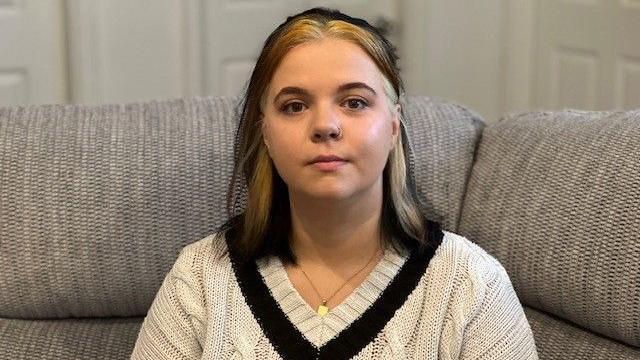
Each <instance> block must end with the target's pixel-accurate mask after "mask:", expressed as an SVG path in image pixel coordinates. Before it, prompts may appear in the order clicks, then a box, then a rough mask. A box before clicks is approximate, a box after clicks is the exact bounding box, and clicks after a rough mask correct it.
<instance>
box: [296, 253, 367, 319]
mask: <svg viewBox="0 0 640 360" xmlns="http://www.w3.org/2000/svg"><path fill="white" fill-rule="evenodd" d="M378 252H379V251H375V252H374V253H373V255H372V256H371V259H369V261H368V262H367V263H366V264H365V265H364V266H363V267H362V268H361V269H360V270H358V271H357V272H356V273H355V274H353V275H351V277H349V278H348V279H347V280H346V281H345V282H344V283H343V284H342V286H340V287H339V288H338V290H336V291H334V292H333V294H331V296H329V298H328V299H325V298H324V297H323V296H322V295H320V292H319V291H318V289H316V287H315V286H314V285H313V282H312V281H311V279H310V278H309V276H308V275H307V273H306V272H305V271H304V270H303V269H302V266H300V270H301V271H302V273H303V274H304V277H306V278H307V281H309V284H311V287H312V288H313V290H314V291H315V292H316V294H317V295H318V297H319V298H320V299H321V300H322V305H320V306H318V310H317V311H318V314H320V315H323V316H324V315H325V314H326V313H327V312H328V311H329V308H328V307H327V302H328V301H330V300H331V299H333V297H334V296H335V295H336V294H337V293H338V291H340V290H341V289H342V288H343V287H344V286H345V285H347V284H348V283H349V281H351V279H353V278H354V277H355V276H356V275H358V274H360V273H361V272H362V270H364V269H365V268H366V267H367V266H368V265H369V264H370V263H371V262H372V261H373V259H374V258H375V256H376V254H378Z"/></svg>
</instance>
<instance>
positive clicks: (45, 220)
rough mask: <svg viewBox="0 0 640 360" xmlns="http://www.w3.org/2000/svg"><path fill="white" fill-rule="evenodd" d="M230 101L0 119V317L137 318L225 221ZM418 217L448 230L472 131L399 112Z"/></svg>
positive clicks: (44, 109)
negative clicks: (175, 267)
mask: <svg viewBox="0 0 640 360" xmlns="http://www.w3.org/2000/svg"><path fill="white" fill-rule="evenodd" d="M237 100H238V99H236V98H223V97H204V98H190V99H179V100H167V101H151V102H146V103H135V104H122V105H96V106H87V105H40V106H16V107H9V108H0V139H2V140H1V141H0V154H2V156H1V157H0V169H2V170H1V172H0V176H1V178H0V284H2V291H1V292H0V317H6V318H22V319H37V318H69V317H112V316H140V315H144V314H145V313H146V312H147V309H148V308H149V306H150V305H151V302H152V301H153V299H154V297H155V294H156V293H157V291H158V288H159V287H160V284H161V283H162V280H163V279H164V277H165V275H166V273H167V272H168V271H169V269H170V267H171V265H172V264H173V263H174V262H175V259H176V257H177V255H178V253H179V251H180V249H181V248H182V247H184V246H185V245H186V244H189V243H192V242H195V241H197V240H200V239H202V238H204V237H205V236H207V235H209V234H211V233H212V232H214V231H215V229H216V228H217V227H218V226H219V225H221V224H222V223H223V222H224V221H226V220H227V214H226V211H225V206H226V201H225V193H226V191H227V185H228V182H229V179H230V177H231V171H232V166H233V161H232V160H233V158H232V153H233V141H234V135H235V131H236V127H237V121H236V117H235V116H234V114H235V113H234V111H235V109H234V107H235V104H236V103H237ZM405 105H406V107H405V108H406V110H407V111H406V113H407V119H406V122H407V127H408V132H409V134H410V136H411V137H412V140H413V141H412V142H413V146H414V150H415V151H416V156H415V161H414V166H415V168H416V170H417V172H418V176H417V182H418V185H419V186H420V187H421V188H422V191H423V193H424V194H425V197H426V199H427V208H426V209H425V211H426V212H427V213H428V214H429V216H430V217H431V218H432V219H436V220H439V221H441V222H442V223H443V224H444V228H446V229H453V228H454V227H455V226H456V224H457V221H458V217H459V209H460V204H461V202H462V195H463V192H464V188H465V183H466V179H467V177H468V172H469V171H470V168H471V163H472V159H473V149H474V147H475V144H476V140H477V139H478V136H479V134H480V127H481V125H482V122H481V120H479V118H478V117H477V116H476V115H473V114H472V113H470V112H469V111H467V110H465V109H464V108H462V107H460V106H458V105H455V104H451V103H446V102H442V101H436V100H432V99H428V98H424V97H412V98H409V99H407V102H406V104H405Z"/></svg>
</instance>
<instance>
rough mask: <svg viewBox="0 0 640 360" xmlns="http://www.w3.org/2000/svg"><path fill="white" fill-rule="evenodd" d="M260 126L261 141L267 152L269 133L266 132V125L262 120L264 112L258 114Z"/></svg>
mask: <svg viewBox="0 0 640 360" xmlns="http://www.w3.org/2000/svg"><path fill="white" fill-rule="evenodd" d="M260 128H261V131H262V141H263V142H264V145H265V146H266V147H267V152H269V135H268V134H267V127H266V125H265V122H264V114H260Z"/></svg>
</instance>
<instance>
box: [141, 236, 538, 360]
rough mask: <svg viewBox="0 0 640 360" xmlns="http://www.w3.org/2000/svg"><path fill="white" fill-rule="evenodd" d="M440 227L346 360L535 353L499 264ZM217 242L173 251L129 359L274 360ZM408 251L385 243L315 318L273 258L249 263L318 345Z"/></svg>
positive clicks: (349, 318)
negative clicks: (408, 285)
mask: <svg viewBox="0 0 640 360" xmlns="http://www.w3.org/2000/svg"><path fill="white" fill-rule="evenodd" d="M443 233H444V238H443V240H442V243H441V245H440V246H439V247H438V249H437V250H436V252H435V255H434V257H433V258H432V259H431V261H430V263H429V265H428V267H427V268H426V271H425V272H424V274H422V276H421V277H420V280H419V282H418V284H417V286H416V287H415V288H414V289H413V290H412V291H411V293H410V295H409V296H408V297H407V298H406V300H404V302H403V303H402V306H401V307H400V308H399V309H398V310H397V311H396V312H395V313H394V314H393V316H392V317H390V319H388V321H387V322H386V324H385V325H384V327H383V329H382V330H381V331H380V332H378V333H377V334H374V336H373V337H372V341H371V342H370V343H368V344H367V345H366V346H365V347H364V348H362V349H361V350H360V351H359V352H358V353H357V355H356V356H355V357H353V358H354V359H409V358H411V359H492V360H493V359H518V360H521V359H537V358H538V355H537V352H536V347H535V344H534V339H533V335H532V333H531V328H530V326H529V323H528V321H527V318H526V316H525V313H524V311H523V309H522V306H521V304H520V302H519V300H518V298H517V296H516V294H515V291H514V290H513V287H512V284H511V281H510V279H509V276H508V275H507V273H506V271H505V270H504V268H503V267H502V265H501V264H500V263H499V262H498V261H497V260H496V259H495V258H494V257H492V256H491V255H490V254H488V253H487V252H485V251H484V250H483V249H482V248H480V247H479V246H478V245H476V244H474V243H473V242H471V241H469V240H468V239H466V238H465V237H462V236H460V235H457V234H454V233H451V232H448V231H443ZM226 247H227V245H226V243H225V241H224V238H223V237H221V236H216V234H212V235H210V236H208V237H206V238H204V239H202V240H200V241H197V242H195V243H192V244H190V245H187V246H185V247H184V248H183V249H182V251H181V252H180V255H179V256H178V259H177V261H176V262H175V264H174V266H173V267H172V269H171V270H170V271H169V273H168V274H167V276H166V277H165V279H164V281H163V283H162V285H161V287H160V290H159V291H158V293H157V295H156V297H155V299H154V301H153V303H152V305H151V308H150V309H149V312H148V313H147V316H146V318H145V320H144V322H143V324H142V328H141V329H140V333H139V335H138V339H137V341H136V344H135V348H134V350H133V353H132V356H131V358H132V359H157V360H160V359H282V358H283V357H282V356H281V355H280V353H279V352H278V351H277V350H276V349H275V348H274V346H273V344H272V342H271V341H270V339H269V338H268V337H267V336H266V335H265V333H264V332H263V331H262V327H261V324H260V320H259V319H256V317H255V316H254V314H253V312H252V311H251V308H250V306H249V305H248V304H247V302H246V301H245V298H244V296H243V292H242V291H241V287H240V284H239V282H238V279H237V278H236V276H235V274H234V270H233V266H232V262H231V261H230V258H229V253H228V252H225V250H226ZM221 254H224V255H223V256H222V257H219V255H221ZM408 256H409V254H408V252H406V251H405V252H402V253H397V252H394V251H393V250H392V249H391V248H389V249H388V250H387V252H386V253H385V255H384V257H383V258H382V259H381V260H380V261H379V262H378V263H377V264H376V266H375V268H374V269H373V270H372V271H371V272H370V273H369V275H368V276H367V278H366V279H365V280H364V281H363V282H362V283H361V284H360V285H359V286H358V287H357V288H356V289H355V290H354V291H353V292H352V293H351V294H350V295H349V296H348V297H347V298H346V299H345V300H344V301H343V302H342V303H341V304H340V305H338V306H336V307H335V308H332V309H330V311H329V313H328V314H327V315H325V316H324V317H321V316H319V315H317V314H316V313H315V312H314V310H313V309H312V308H311V307H310V306H309V305H308V304H307V303H306V302H305V301H304V299H303V298H302V297H301V295H300V294H299V293H298V292H297V290H296V289H295V288H294V287H293V284H292V283H291V282H290V280H289V278H288V276H287V273H286V271H285V269H284V267H283V265H282V262H281V261H280V260H279V259H278V258H276V257H272V258H263V259H260V260H258V261H257V262H256V264H257V268H258V271H259V274H260V275H259V276H260V277H261V280H262V281H263V282H264V284H266V286H267V288H268V289H269V295H270V296H271V297H273V299H275V301H276V302H277V304H278V306H280V308H281V309H282V311H283V312H284V313H285V314H286V318H287V319H288V321H290V322H291V324H292V325H293V326H294V327H295V328H296V329H297V330H298V331H299V332H300V334H302V336H304V338H305V339H306V340H307V341H309V342H310V343H311V344H313V345H314V346H315V347H318V348H320V347H322V346H323V345H325V344H326V343H327V342H329V341H330V340H332V339H334V338H336V337H338V336H341V335H344V333H345V329H348V328H349V326H350V324H352V323H353V322H354V321H355V320H357V319H358V318H360V317H361V315H362V314H363V313H365V312H366V311H367V309H368V308H369V307H370V306H371V304H372V303H374V301H376V299H377V298H378V297H380V296H381V294H382V293H383V291H384V289H385V288H386V287H387V286H388V285H389V283H390V282H391V281H392V280H393V279H394V278H395V277H396V275H398V274H399V271H400V269H401V268H402V266H403V264H405V262H406V261H407V258H408ZM263 325H264V326H269V324H263ZM291 337H292V341H295V334H291ZM301 357H302V358H305V357H306V358H313V354H301Z"/></svg>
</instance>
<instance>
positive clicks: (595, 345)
mask: <svg viewBox="0 0 640 360" xmlns="http://www.w3.org/2000/svg"><path fill="white" fill-rule="evenodd" d="M524 312H525V314H526V315H527V320H529V324H530V325H531V330H532V331H533V334H534V337H535V340H536V347H537V348H538V356H539V357H540V359H541V360H551V359H553V360H568V359H576V360H582V359H588V360H612V359H616V360H637V359H640V354H639V353H638V348H635V347H632V346H630V345H627V344H624V343H621V342H618V341H613V340H611V339H608V338H606V337H603V336H600V335H598V334H595V333H594V332H591V331H589V330H586V329H582V328H579V327H577V326H575V324H571V323H569V322H567V321H564V320H562V319H560V318H557V317H555V316H553V315H549V314H546V313H543V312H540V311H537V310H535V309H533V308H530V307H526V306H525V308H524Z"/></svg>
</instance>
